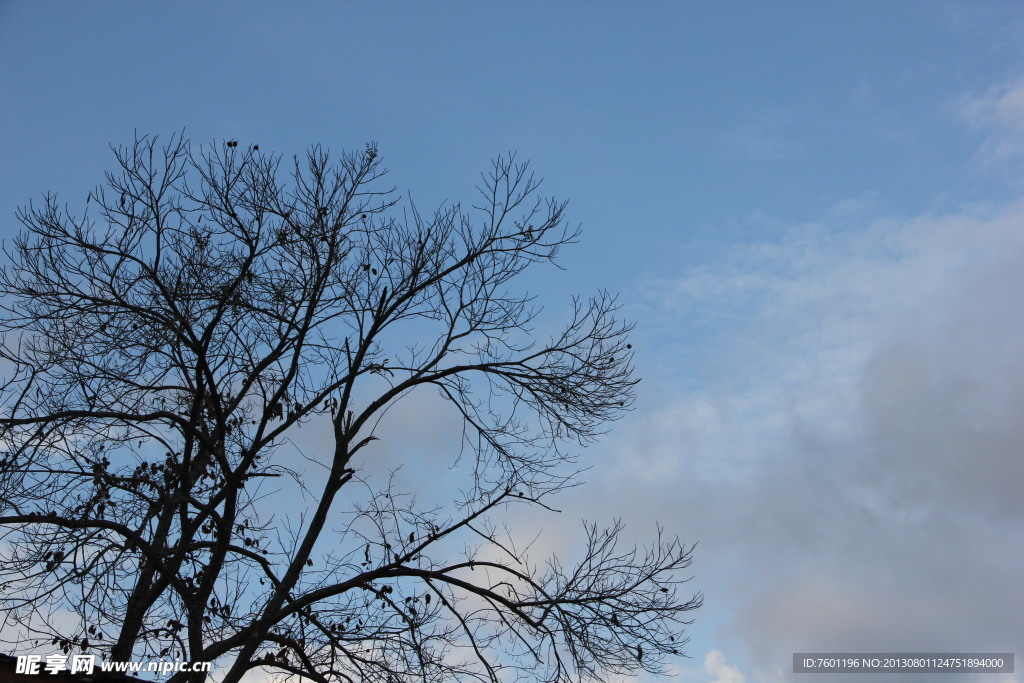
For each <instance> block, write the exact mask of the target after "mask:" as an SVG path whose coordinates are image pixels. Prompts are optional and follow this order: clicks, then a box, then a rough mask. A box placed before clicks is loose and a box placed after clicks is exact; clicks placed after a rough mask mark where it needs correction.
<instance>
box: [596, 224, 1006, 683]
mask: <svg viewBox="0 0 1024 683" xmlns="http://www.w3.org/2000/svg"><path fill="white" fill-rule="evenodd" d="M1022 263H1024V204H1016V205H1012V206H1009V207H1007V208H1005V209H1004V210H1002V211H998V212H989V213H962V214H956V215H944V216H931V215H926V216H921V217H918V218H915V219H913V220H907V221H876V222H875V223H873V224H871V225H868V226H867V227H865V228H863V229H861V230H849V229H847V230H845V231H840V230H836V229H831V228H830V227H829V226H824V225H812V226H803V227H800V228H796V229H794V230H792V231H790V232H789V233H788V234H787V236H786V238H785V239H784V240H782V241H781V242H780V243H777V244H761V245H747V246H742V247H737V248H736V250H735V251H734V252H733V253H732V254H729V255H726V256H724V257H723V258H722V259H721V260H720V261H718V262H715V263H710V264H708V265H706V266H704V267H703V268H701V269H700V270H697V271H693V272H690V273H685V274H681V276H680V278H679V279H678V281H677V282H675V283H670V282H662V283H658V286H657V287H656V288H652V290H654V289H656V290H657V291H660V292H665V291H668V292H671V293H672V295H671V296H670V297H668V298H667V299H663V300H660V301H659V300H656V299H654V297H653V296H652V303H651V306H652V307H655V306H657V305H659V303H660V304H661V305H663V309H662V310H661V312H660V313H661V320H660V322H659V323H657V326H658V329H659V332H660V334H661V335H662V336H663V337H664V340H663V343H662V345H661V346H660V347H659V348H654V349H652V350H650V351H648V352H647V353H648V355H654V356H655V357H656V360H657V362H658V363H661V364H662V370H663V373H662V374H661V379H660V380H658V379H656V380H655V381H653V382H648V385H647V386H646V387H645V389H644V390H645V391H647V392H652V393H653V394H654V395H655V396H656V397H657V401H658V402H659V403H660V405H658V406H654V405H649V406H648V407H649V408H650V411H649V412H647V413H644V412H643V410H644V408H641V411H640V412H638V416H637V419H636V420H635V421H634V423H633V424H632V425H631V426H630V427H629V428H627V429H625V430H622V433H621V434H618V436H617V438H615V440H614V442H613V446H614V448H615V449H616V451H617V453H618V459H617V466H616V467H614V468H610V471H609V474H608V476H607V477H606V478H605V479H604V480H603V481H601V482H600V484H599V485H600V486H602V487H604V488H605V491H606V492H605V495H602V496H600V499H601V500H602V501H603V502H604V503H605V508H606V509H607V508H608V503H609V501H615V500H617V499H620V500H623V501H628V502H629V508H630V510H631V512H630V513H628V514H629V515H630V516H631V517H633V518H636V517H650V518H656V519H661V520H662V521H663V522H664V523H665V524H666V526H667V527H668V528H669V529H670V530H671V531H674V532H678V533H680V534H681V535H684V536H686V537H687V538H688V539H689V540H697V539H699V540H700V543H701V545H700V546H699V547H698V553H697V558H696V563H695V565H694V566H695V569H696V570H697V574H698V577H697V582H696V583H695V584H694V587H695V588H700V589H703V590H705V592H706V593H707V600H706V603H705V604H706V605H707V607H706V608H705V610H704V613H703V614H698V615H697V616H698V624H697V625H696V626H695V628H698V629H699V628H700V620H701V619H702V618H703V617H704V616H706V615H708V614H710V615H716V614H717V619H718V621H719V623H720V624H721V625H722V628H721V630H720V632H719V633H718V634H717V635H716V636H715V643H716V644H717V643H720V642H728V643H730V647H733V644H738V645H739V646H740V647H741V648H742V649H739V650H735V651H734V652H738V653H741V655H742V654H745V655H746V656H747V658H748V659H747V660H742V659H741V660H740V661H741V662H742V661H750V662H754V663H756V672H755V674H754V675H753V679H754V680H758V681H780V680H785V681H789V680H802V679H800V678H799V677H794V675H793V674H792V673H790V672H791V657H792V653H793V652H798V651H804V652H814V651H818V652H825V651H843V650H845V651H875V652H886V651H889V652H892V651H915V650H916V651H932V652H943V651H945V652H949V651H974V652H986V651H1002V652H1006V651H1014V650H1018V651H1019V650H1020V647H1019V645H1020V644H1021V643H1024V627H1022V625H1021V622H1020V619H1019V614H1020V613H1021V612H1022V611H1024V596H1022V594H1021V593H1020V590H1019V577H1020V575H1021V574H1022V573H1024V554H1022V552H1021V549H1022V548H1024V531H1022V529H1024V525H1022V522H1024V506H1022V505H1021V504H1020V491H1021V490H1022V488H1024V460H1022V459H1021V457H1020V454H1021V453H1022V452H1024V424H1022V423H1021V420H1020V415H1021V414H1024V355H1022V354H1021V352H1020V349H1021V348H1024V318H1022V317H1021V315H1020V302H1021V300H1022V296H1024V268H1021V267H1020V266H1021V264H1022ZM670 285H671V286H670ZM702 316H703V320H704V323H703V326H702V327H701V336H700V337H699V338H698V337H695V336H694V335H693V334H692V333H691V331H689V330H688V329H687V323H688V321H689V320H691V319H693V317H697V318H698V319H700V318H701V317H702ZM679 339H685V340H689V341H687V342H686V344H685V346H682V345H681V343H680V342H679V341H678V340H679ZM659 352H660V353H659ZM641 362H642V361H641ZM693 374H696V375H699V377H700V381H699V382H692V381H691V382H687V381H685V378H686V377H687V376H691V375H693ZM649 376H650V374H649ZM655 377H658V376H657V375H655ZM727 608H728V610H727ZM716 610H717V613H716ZM948 680H949V681H950V683H960V681H962V680H969V679H967V678H962V677H961V678H958V677H956V676H950V677H948Z"/></svg>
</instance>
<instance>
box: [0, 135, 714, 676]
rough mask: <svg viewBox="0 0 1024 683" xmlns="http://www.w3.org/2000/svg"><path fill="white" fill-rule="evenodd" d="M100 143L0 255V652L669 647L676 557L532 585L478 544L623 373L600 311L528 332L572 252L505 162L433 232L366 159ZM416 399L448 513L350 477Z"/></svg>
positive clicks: (488, 658) (625, 384) (341, 659)
mask: <svg viewBox="0 0 1024 683" xmlns="http://www.w3.org/2000/svg"><path fill="white" fill-rule="evenodd" d="M114 151H115V153H116V158H117V164H118V167H117V169H116V171H115V172H113V173H108V174H107V177H106V183H105V185H104V186H103V187H100V188H97V189H96V190H95V191H93V192H92V193H90V195H89V197H88V199H87V200H86V206H85V207H84V212H83V213H82V214H81V216H77V215H75V214H73V213H72V212H71V211H70V210H69V209H67V208H64V207H62V206H61V205H59V204H58V201H57V199H56V197H55V196H52V195H47V196H46V197H45V200H44V201H43V202H42V204H41V205H38V206H33V205H31V204H30V205H29V206H28V207H27V208H23V209H21V210H20V211H19V213H18V217H19V219H20V221H21V222H22V224H23V225H24V228H25V230H24V231H23V232H22V234H21V235H20V236H19V237H18V238H17V239H15V240H14V241H13V243H12V244H9V245H7V246H6V247H5V253H6V256H7V259H8V261H9V264H8V265H7V266H6V267H5V269H4V270H3V271H2V273H0V290H2V297H3V298H2V299H0V307H2V310H3V319H2V322H0V326H2V330H3V335H4V338H3V344H2V351H0V353H2V357H3V359H4V361H3V362H4V364H5V366H6V368H5V372H6V374H7V380H6V381H5V384H4V386H3V394H2V398H0V400H2V410H3V413H2V417H0V572H2V577H0V581H2V583H0V608H2V610H3V613H4V615H5V616H4V617H3V619H4V622H3V625H2V632H0V633H2V636H3V638H4V639H5V640H6V642H7V644H8V647H9V648H11V649H12V650H14V651H17V652H46V651H48V648H49V650H55V649H57V648H62V649H64V651H65V652H70V651H72V650H73V651H74V652H80V651H88V652H94V653H98V654H101V655H102V656H103V657H106V658H109V659H112V660H114V661H127V660H131V659H139V658H160V657H163V658H175V659H180V660H191V661H215V662H216V664H215V670H216V671H217V672H219V674H220V675H223V676H224V680H225V681H226V682H227V683H236V681H238V680H239V679H240V678H241V677H242V676H243V675H244V674H246V672H248V671H250V670H253V669H263V670H267V671H271V672H277V673H282V674H301V675H303V676H305V677H308V678H310V679H312V680H315V681H321V682H323V683H326V682H327V681H379V682H381V683H386V682H391V681H405V680H421V681H443V680H482V681H499V680H500V681H508V680H520V679H521V680H537V681H569V680H590V679H603V678H606V677H607V676H608V675H609V674H612V673H616V672H628V671H634V670H637V669H640V668H642V669H646V670H647V671H652V672H655V671H662V670H664V666H665V663H666V660H667V658H670V657H672V656H673V655H679V654H682V653H681V648H682V645H683V643H684V641H685V639H684V637H683V625H684V624H686V623H689V622H687V621H684V618H685V617H686V616H687V614H686V613H687V612H688V611H689V610H692V609H694V608H695V607H697V606H699V604H700V596H699V595H696V596H691V597H685V596H681V595H680V593H681V591H682V587H681V583H682V582H683V581H684V580H685V577H682V576H681V575H680V572H681V571H682V570H684V569H685V568H686V567H687V566H688V565H689V563H690V556H691V552H692V548H687V547H686V546H685V545H683V544H681V543H680V542H679V541H678V540H672V539H670V538H663V537H661V536H660V532H659V537H658V538H657V539H656V540H655V542H654V545H652V546H651V547H650V548H648V549H646V550H644V549H638V548H636V547H635V546H632V544H628V543H625V542H624V541H623V540H622V539H621V535H622V534H621V531H622V529H621V526H620V525H619V524H618V523H613V525H612V526H611V527H610V528H607V529H602V528H599V527H597V526H594V525H590V524H586V525H584V527H583V529H582V533H581V534H580V537H579V540H580V543H579V546H580V547H579V548H578V549H575V550H573V549H567V550H566V553H567V554H568V555H571V556H572V557H573V558H574V559H573V561H572V562H565V563H562V562H559V561H558V560H557V559H548V560H543V558H542V560H543V561H541V562H540V563H539V564H537V563H536V559H531V558H530V557H529V553H528V552H527V551H526V549H524V546H523V545H522V543H521V539H519V540H517V538H519V537H518V536H517V535H516V534H515V533H512V532H511V531H509V530H508V529H507V528H505V527H503V526H502V520H503V519H505V520H506V521H507V520H509V519H511V518H512V517H513V515H516V514H519V515H521V514H524V513H526V512H528V511H529V510H530V509H534V510H538V511H539V510H540V509H542V508H548V507H549V505H550V503H549V501H550V499H551V496H552V495H553V494H555V493H557V492H558V491H560V490H564V489H565V488H566V487H568V486H572V485H575V484H576V483H577V479H576V477H575V475H576V474H577V473H578V471H579V466H578V463H577V462H576V460H575V456H574V455H573V452H574V451H573V449H576V450H577V451H578V450H579V446H581V445H585V444H586V443H587V442H589V441H591V440H592V439H593V438H594V437H595V436H596V435H598V434H599V433H600V432H601V430H602V429H604V428H605V427H606V426H607V424H608V423H609V421H611V420H614V419H615V418H616V417H617V416H618V415H620V414H621V413H622V411H624V410H626V409H628V408H629V406H630V404H631V402H632V398H633V394H632V389H633V387H634V385H635V382H636V380H635V379H634V378H633V376H632V366H631V358H632V352H631V350H630V349H631V346H630V345H629V344H628V343H627V333H628V332H629V329H630V327H629V326H628V325H626V324H624V323H622V322H621V321H619V320H617V319H616V318H615V310H616V304H615V299H614V297H613V296H610V295H608V294H605V293H601V294H599V295H597V296H596V297H594V298H593V299H590V300H579V301H576V302H575V305H574V308H573V313H572V314H571V316H570V319H569V321H568V323H567V324H565V325H564V326H563V327H561V328H560V331H558V332H557V333H555V334H553V335H550V336H549V335H542V334H538V333H536V332H534V330H533V326H534V325H535V324H537V315H538V309H537V308H535V307H534V305H533V299H532V298H531V296H530V295H529V294H527V293H525V292H522V291H517V290H516V289H514V288H513V285H515V284H516V283H515V282H513V281H514V280H516V278H517V276H519V275H520V274H521V273H523V272H524V271H525V270H526V269H527V268H528V267H531V266H534V265H539V264H544V263H553V262H554V260H555V257H556V255H557V254H558V251H559V249H560V248H561V247H563V246H565V245H567V244H569V243H571V242H573V241H574V239H575V238H576V236H577V233H576V231H575V230H573V229H571V228H568V229H567V227H566V222H565V217H564V215H563V210H564V208H565V204H564V203H561V202H558V201H555V200H552V199H543V198H538V196H537V193H536V190H537V187H538V182H537V181H536V180H535V179H534V177H533V176H532V175H531V174H530V173H529V171H528V169H527V166H526V164H519V163H516V161H515V159H514V157H511V156H510V157H507V158H499V159H497V160H496V161H495V162H494V163H493V165H492V167H491V168H490V169H489V170H488V171H487V172H486V173H484V174H483V175H482V183H481V184H480V186H479V187H478V190H479V195H478V199H477V201H476V202H475V205H474V207H473V209H472V210H463V209H462V208H460V206H459V205H445V206H443V207H442V208H441V209H439V210H438V211H437V212H436V213H434V214H433V215H432V216H431V217H429V218H427V217H424V216H422V215H420V214H419V213H417V212H416V210H415V208H414V207H412V206H409V207H407V208H405V209H402V208H401V207H399V206H397V201H396V200H395V199H394V196H395V195H394V194H393V193H392V191H391V190H390V189H388V188H387V187H384V186H382V184H381V183H382V177H383V176H384V175H385V171H384V170H383V169H382V167H381V165H380V159H379V157H378V152H377V148H376V147H375V146H373V145H368V146H367V147H366V148H365V149H364V150H362V151H359V152H357V153H349V154H344V155H342V156H341V157H340V158H338V159H336V160H332V159H331V158H330V157H329V155H328V153H327V152H326V151H324V150H322V149H320V148H314V149H312V150H311V151H309V152H308V153H307V154H306V156H305V158H301V159H295V161H294V164H289V163H285V164H282V162H281V158H280V157H277V156H274V155H268V154H265V153H263V152H260V151H259V149H258V146H256V145H251V146H245V145H240V144H239V143H238V142H236V141H227V142H224V143H220V144H214V145H212V146H210V147H207V148H200V149H193V148H192V146H190V144H189V142H188V140H186V139H185V138H184V137H183V136H181V135H176V136H172V138H171V139H170V140H169V141H167V142H166V144H158V142H157V140H156V138H154V137H142V138H139V139H137V140H136V141H135V142H134V143H133V144H132V145H130V146H127V147H124V148H118V149H115V150H114ZM430 389H433V390H434V392H435V393H439V395H440V396H441V397H442V398H443V399H444V404H445V405H447V406H449V407H450V409H451V410H452V411H454V412H453V415H455V416H457V418H458V419H459V420H461V422H462V424H463V431H462V437H463V447H462V449H461V452H460V453H454V454H453V455H452V457H451V458H450V459H449V460H448V464H447V465H441V469H443V470H444V473H445V475H446V476H449V475H451V474H452V473H460V472H461V473H464V475H465V477H464V483H463V485H462V486H461V487H460V488H459V494H458V495H457V496H455V498H454V499H453V500H449V501H448V503H447V504H445V505H438V504H434V503H431V504H430V505H421V504H419V503H418V502H417V497H416V496H415V495H413V494H415V493H416V490H400V489H399V488H397V487H396V484H395V482H396V481H397V479H394V478H388V477H380V476H376V475H375V476H371V475H370V474H369V473H368V472H369V470H368V466H369V465H370V464H372V463H373V462H374V458H375V450H377V449H380V448H383V447H385V445H386V442H387V440H388V438H389V437H388V433H387V430H385V429H377V425H378V421H379V420H380V419H381V416H382V415H383V414H384V413H385V412H386V411H387V410H388V409H389V408H390V407H392V406H393V405H394V404H396V403H397V402H399V401H402V400H414V399H411V398H410V397H411V396H412V395H414V394H416V395H419V394H422V392H423V390H430ZM310 430H319V431H317V432H316V433H317V435H318V436H317V438H316V439H314V442H315V443H316V444H318V445H317V446H316V448H315V449H313V451H312V452H310V451H309V449H308V448H307V449H306V450H305V451H304V452H303V454H304V455H305V456H306V457H305V459H303V458H302V457H298V456H297V455H296V446H295V445H294V443H295V439H300V438H303V437H302V435H303V434H310V433H311V431H310ZM375 430H376V432H377V433H375ZM306 440H307V441H308V440H309V439H308V438H307V439H306ZM409 457H410V458H411V457H413V456H411V455H410V456H409ZM420 479H421V481H420V486H421V487H423V488H428V487H430V486H431V483H430V481H429V480H427V481H423V477H420ZM218 677H219V676H218ZM203 678H204V674H193V673H180V674H177V675H176V676H175V677H174V679H172V680H175V681H181V680H186V679H191V680H196V681H201V680H203Z"/></svg>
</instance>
